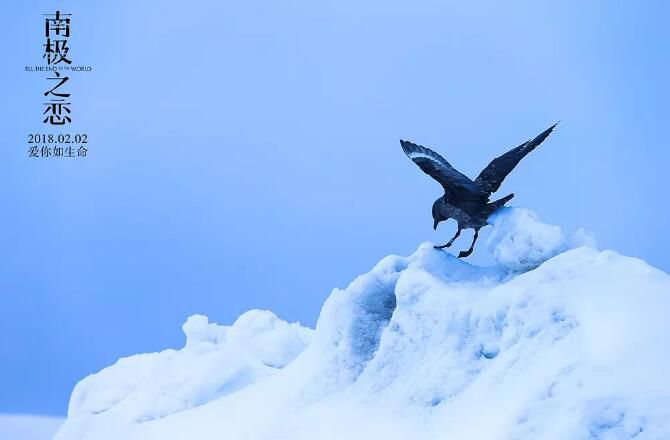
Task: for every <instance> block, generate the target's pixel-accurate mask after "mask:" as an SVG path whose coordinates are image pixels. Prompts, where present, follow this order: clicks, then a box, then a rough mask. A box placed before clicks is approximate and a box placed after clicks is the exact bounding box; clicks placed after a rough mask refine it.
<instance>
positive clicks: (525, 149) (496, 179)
mask: <svg viewBox="0 0 670 440" xmlns="http://www.w3.org/2000/svg"><path fill="white" fill-rule="evenodd" d="M557 124H558V122H557V123H556V124H554V125H552V126H551V127H549V128H548V129H546V130H545V131H543V132H542V133H540V134H539V135H537V136H536V137H535V138H534V139H531V140H529V141H526V142H524V143H523V144H521V145H519V146H518V147H516V148H512V149H511V150H509V151H508V152H507V153H505V154H503V155H502V156H500V157H496V158H495V159H493V160H492V161H491V163H490V164H488V166H487V167H486V168H484V169H483V170H482V172H481V173H479V176H477V178H476V179H475V183H476V184H477V185H478V186H479V187H480V188H482V189H483V190H484V191H485V192H486V193H487V194H491V193H494V192H496V191H498V188H500V185H501V184H502V182H503V180H505V177H507V175H508V174H509V173H510V172H512V170H513V169H514V167H516V166H517V164H518V163H519V162H520V161H521V159H523V158H524V157H526V155H527V154H528V153H530V152H531V151H533V150H534V149H535V147H537V146H538V145H540V144H541V143H542V142H543V141H544V140H545V139H546V138H547V136H549V134H550V133H551V132H552V131H553V129H554V127H556V125H557Z"/></svg>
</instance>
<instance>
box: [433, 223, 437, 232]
mask: <svg viewBox="0 0 670 440" xmlns="http://www.w3.org/2000/svg"><path fill="white" fill-rule="evenodd" d="M433 230H437V222H433Z"/></svg>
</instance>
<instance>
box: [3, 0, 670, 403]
mask: <svg viewBox="0 0 670 440" xmlns="http://www.w3.org/2000/svg"><path fill="white" fill-rule="evenodd" d="M58 7H60V8H61V9H62V10H64V11H68V12H71V13H73V14H74V15H73V25H72V29H73V30H72V32H73V36H72V38H71V56H72V58H73V60H74V62H75V64H86V65H92V66H93V72H91V73H86V74H80V75H77V76H76V77H75V76H74V75H73V78H72V79H71V82H70V84H71V88H70V90H71V93H72V98H71V100H72V102H73V118H74V122H73V123H72V125H71V127H70V129H69V132H71V133H74V132H85V133H87V134H88V136H89V139H90V150H89V157H88V158H86V159H85V160H72V161H66V160H54V159H49V160H43V159H29V158H27V157H26V148H25V147H26V139H27V136H28V133H33V132H36V133H43V132H48V127H47V126H46V125H44V124H42V123H41V120H40V112H41V111H42V108H41V103H42V98H41V96H40V94H41V92H43V91H44V90H42V89H43V86H44V83H45V81H46V80H45V79H44V77H45V76H46V75H44V74H38V73H27V72H24V71H23V66H25V65H31V64H35V63H38V62H39V60H40V57H41V46H40V45H41V44H42V34H41V32H42V21H41V20H42V16H41V14H43V13H46V12H50V11H52V10H54V9H55V8H56V5H55V4H54V3H52V2H45V1H31V2H22V3H18V4H16V5H14V6H12V9H11V10H8V11H6V12H5V20H4V24H3V26H4V27H5V33H6V34H7V35H11V36H12V39H11V45H9V46H8V47H6V50H5V55H4V57H3V60H4V61H3V64H2V69H1V70H0V75H2V80H3V84H4V85H5V89H4V90H5V105H4V106H3V108H2V110H0V112H1V115H2V120H3V124H1V125H0V136H1V139H2V143H3V145H4V160H3V161H1V162H0V176H2V177H0V178H1V179H2V183H3V184H2V185H0V197H1V199H2V201H3V206H4V215H3V222H2V228H1V229H0V245H1V246H0V249H1V250H0V252H2V254H1V256H2V263H3V264H2V266H1V268H0V346H1V347H2V350H0V387H1V388H2V390H3V392H2V393H0V412H30V413H40V414H53V415H63V414H65V412H66V409H67V400H68V396H69V392H70V390H71V388H72V387H73V386H74V384H75V383H76V382H77V380H79V379H80V378H82V377H84V376H85V375H87V374H90V373H92V372H94V371H97V370H99V369H100V368H102V367H104V366H106V365H109V364H110V363H113V362H114V361H115V360H116V359H117V358H118V357H120V356H124V355H130V354H133V353H138V352H147V351H156V350H160V349H163V348H167V347H177V346H180V345H181V344H182V342H183V336H182V334H181V330H180V326H181V323H182V322H183V321H184V320H185V318H186V317H187V316H188V315H189V314H193V313H203V314H206V315H208V316H209V317H210V319H211V320H213V321H216V322H220V323H230V322H232V321H233V320H234V319H235V318H236V317H237V316H238V315H239V314H240V313H242V312H243V311H245V310H248V309H250V308H263V309H271V310H273V311H274V312H275V313H277V314H278V315H279V316H280V317H282V318H284V319H288V320H299V321H301V322H302V323H304V324H309V325H313V324H314V323H315V321H316V318H317V317H318V312H319V309H320V306H321V304H322V302H323V300H324V299H325V297H326V296H327V295H328V294H329V293H330V290H331V289H332V288H334V287H337V286H344V285H346V284H347V283H348V281H350V280H351V279H352V278H353V277H354V276H356V275H357V274H359V273H362V272H364V271H366V270H367V269H368V268H369V267H371V266H372V265H373V264H375V263H376V262H377V261H378V260H379V259H380V258H381V257H383V256H385V255H387V254H390V253H397V254H408V253H410V252H412V251H413V250H414V249H415V248H416V247H417V246H418V244H419V243H420V242H422V241H427V240H432V241H444V240H446V239H448V238H449V237H451V235H452V234H453V228H454V224H453V223H447V224H441V225H440V227H439V228H438V232H437V233H435V232H434V231H433V230H432V219H431V216H430V207H431V203H432V201H433V200H434V199H435V198H436V197H437V196H439V195H440V188H439V186H438V185H437V184H435V183H434V182H432V181H431V180H430V179H429V178H428V177H427V176H425V175H423V174H422V173H421V172H420V171H419V170H418V169H417V168H416V167H415V166H414V165H413V164H412V163H411V162H410V161H409V160H408V159H407V158H406V157H405V156H404V155H403V154H402V151H401V150H400V146H399V144H398V139H399V138H406V139H410V140H413V141H415V142H418V143H421V144H423V145H426V146H430V147H434V148H435V149H436V150H438V151H439V152H441V153H442V154H443V155H444V156H445V157H446V158H447V159H448V160H450V161H451V162H452V164H454V165H455V166H456V167H458V168H459V169H460V170H462V171H463V172H465V173H467V174H470V175H471V176H476V174H477V173H478V172H479V170H480V169H481V168H482V167H484V166H485V165H486V164H487V163H488V161H489V160H490V159H491V158H492V157H494V156H496V155H499V154H500V153H502V152H504V151H506V150H507V149H508V148H510V147H513V146H516V145H517V144H518V143H520V142H521V141H524V140H526V139H528V138H529V137H531V136H534V135H535V134H537V133H539V132H540V131H542V130H543V129H545V128H546V127H547V126H549V125H550V124H551V123H553V122H555V121H556V120H559V119H560V120H562V122H561V124H560V125H559V127H558V129H557V131H556V132H555V133H554V134H553V135H552V136H551V137H550V138H549V140H548V141H546V142H545V144H543V145H542V146H541V147H540V148H539V149H538V150H537V151H535V152H534V153H533V154H532V155H531V156H529V157H528V158H527V159H525V160H524V161H523V162H522V164H521V165H520V166H519V167H518V168H517V169H516V170H515V171H514V173H513V174H512V175H511V176H510V177H509V178H508V179H507V181H506V182H505V184H504V185H503V187H502V188H501V191H500V192H499V195H501V196H502V195H505V194H507V193H509V192H515V193H516V197H515V199H514V201H513V202H514V203H513V205H516V206H525V207H530V208H532V209H534V210H536V211H537V212H538V213H539V214H540V216H541V217H542V218H543V219H544V220H547V221H549V222H552V223H555V224H560V225H562V226H563V227H564V228H566V229H575V228H577V227H584V228H586V229H587V230H589V231H591V232H592V233H593V234H594V235H595V237H596V239H597V241H598V243H599V245H600V246H601V247H602V248H611V249H615V250H618V251H620V252H622V253H624V254H627V255H633V256H638V257H640V258H644V259H645V260H647V261H649V262H650V263H651V264H653V265H655V266H657V267H660V268H662V269H664V270H666V271H668V270H670V256H668V252H667V244H668V236H667V232H666V224H667V219H668V217H669V214H670V209H669V208H668V203H667V202H666V201H665V199H664V197H665V195H666V193H667V190H666V188H665V185H664V181H665V179H664V178H665V174H666V173H667V172H668V171H667V169H668V160H669V159H670V153H669V152H668V149H667V148H666V145H667V140H666V134H665V130H664V128H665V126H666V125H667V118H668V116H669V112H668V102H670V99H669V98H670V96H669V95H670V93H669V91H670V88H669V87H668V82H667V78H668V77H669V75H668V74H669V72H668V70H669V66H670V62H669V61H668V60H670V58H669V57H668V55H670V54H669V53H668V44H667V41H668V37H669V35H668V30H667V26H666V22H665V21H666V20H665V17H668V13H669V12H670V11H669V10H668V9H670V7H669V6H668V5H667V4H666V3H664V2H660V1H659V2H643V3H630V2H629V3H625V4H624V2H604V1H601V2H578V1H566V2H532V1H512V2H505V3H504V4H501V3H498V2H494V1H482V2H467V4H466V3H465V2H460V3H457V4H456V3H452V2H411V3H410V2H395V1H391V2H389V1H385V2H381V1H375V2H366V3H364V4H361V3H360V2H352V1H343V2H340V1H338V2H335V1H311V2H306V1H290V2H273V1H249V2H236V3H231V2H215V1H194V2H189V3H188V4H187V5H185V4H184V3H183V2H178V3H177V2H149V1H147V2H141V3H140V2H130V1H126V0H123V1H118V2H96V3H95V4H93V2H81V1H79V2H77V1H67V0H66V1H63V2H60V3H59V4H58ZM52 131H53V130H52ZM470 238H471V232H468V233H464V234H463V235H462V237H461V239H460V240H459V242H457V246H456V248H457V249H461V248H463V249H465V248H467V246H468V244H469V241H470ZM471 260H472V261H473V262H475V263H486V262H487V261H489V260H488V257H487V256H486V252H485V250H484V248H483V246H480V247H479V248H478V249H477V250H476V252H475V254H474V255H473V257H472V258H471Z"/></svg>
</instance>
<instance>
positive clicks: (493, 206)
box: [486, 193, 514, 215]
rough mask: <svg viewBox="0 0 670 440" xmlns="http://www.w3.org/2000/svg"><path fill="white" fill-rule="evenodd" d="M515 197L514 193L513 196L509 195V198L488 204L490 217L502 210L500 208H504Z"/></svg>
mask: <svg viewBox="0 0 670 440" xmlns="http://www.w3.org/2000/svg"><path fill="white" fill-rule="evenodd" d="M513 197H514V193H512V194H510V195H508V196H505V197H503V198H502V199H499V200H496V201H495V202H491V203H489V204H487V205H486V208H487V209H488V211H489V212H488V214H489V215H490V214H493V212H494V211H495V210H496V209H498V208H500V207H501V206H503V205H504V204H505V203H507V202H509V201H510V200H512V198H513Z"/></svg>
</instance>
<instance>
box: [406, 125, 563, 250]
mask: <svg viewBox="0 0 670 440" xmlns="http://www.w3.org/2000/svg"><path fill="white" fill-rule="evenodd" d="M557 125H558V122H556V123H555V124H554V125H552V126H551V127H549V128H548V129H546V130H545V131H543V132H542V133H540V134H539V135H537V136H536V137H534V138H533V139H530V140H528V141H526V142H524V143H522V144H521V145H519V146H518V147H516V148H512V149H511V150H509V151H508V152H507V153H505V154H503V155H502V156H499V157H496V158H495V159H493V160H492V161H491V163H489V164H488V165H487V166H486V168H484V169H483V170H482V172H481V173H479V176H477V178H476V179H475V180H474V181H473V180H471V179H470V178H468V177H467V176H466V175H464V174H463V173H461V172H459V171H458V170H456V168H454V167H453V166H451V164H450V163H449V162H447V160H446V159H445V158H444V157H442V156H440V155H439V154H438V153H436V152H434V151H433V150H431V149H430V148H426V147H424V146H421V145H417V144H415V143H412V142H410V141H405V140H402V139H401V140H400V145H401V146H402V149H403V151H404V152H405V154H406V155H407V156H408V157H409V158H410V159H412V161H413V162H414V163H415V164H417V165H418V166H419V168H421V170H422V171H423V172H424V173H426V174H428V175H429V176H430V177H432V178H433V179H435V180H437V182H438V183H439V184H440V185H442V188H443V189H444V195H442V196H441V197H440V198H438V199H437V200H435V202H434V203H433V210H432V214H433V229H434V230H437V226H438V224H440V223H441V222H443V221H445V220H448V219H450V218H453V219H455V220H456V222H457V223H458V229H457V230H456V234H455V235H454V236H453V237H452V238H451V239H450V240H449V241H448V242H447V243H446V244H443V245H441V246H434V248H435V249H443V248H448V247H450V246H451V245H452V244H453V243H454V241H455V240H456V239H457V238H458V236H459V235H461V231H462V230H463V229H474V230H475V234H474V237H473V239H472V244H471V245H470V248H469V249H468V250H466V251H460V252H459V254H458V258H466V257H469V256H470V255H471V254H472V251H473V250H474V247H475V243H476V242H477V238H478V237H479V230H480V229H481V228H483V227H484V226H486V225H487V224H488V221H487V220H488V218H489V216H490V215H491V214H493V213H494V212H495V211H496V210H498V209H499V208H501V207H502V206H504V205H505V203H507V202H509V201H510V200H511V199H512V197H514V193H512V194H509V195H507V196H505V197H503V198H501V199H498V200H496V201H494V202H490V201H489V200H490V197H491V194H493V193H495V192H496V191H498V188H500V185H501V184H502V182H503V180H505V177H507V175H508V174H509V173H510V172H511V171H512V170H513V169H514V167H516V166H517V164H518V163H519V162H520V161H521V159H523V158H524V157H526V155H527V154H528V153H530V152H531V151H533V150H534V149H535V148H536V147H537V146H538V145H540V144H541V143H542V142H543V141H544V140H545V139H546V138H547V137H548V136H549V134H551V132H552V131H553V130H554V128H556V126H557Z"/></svg>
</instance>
